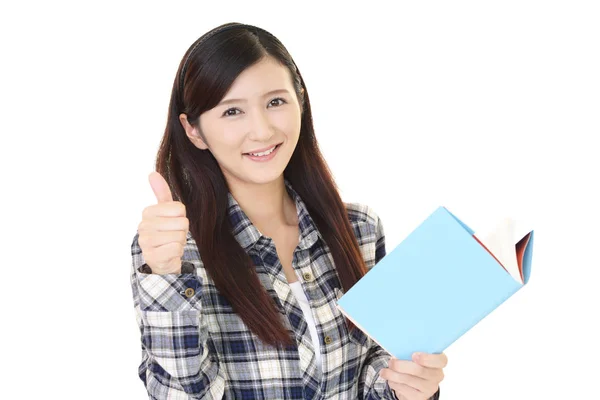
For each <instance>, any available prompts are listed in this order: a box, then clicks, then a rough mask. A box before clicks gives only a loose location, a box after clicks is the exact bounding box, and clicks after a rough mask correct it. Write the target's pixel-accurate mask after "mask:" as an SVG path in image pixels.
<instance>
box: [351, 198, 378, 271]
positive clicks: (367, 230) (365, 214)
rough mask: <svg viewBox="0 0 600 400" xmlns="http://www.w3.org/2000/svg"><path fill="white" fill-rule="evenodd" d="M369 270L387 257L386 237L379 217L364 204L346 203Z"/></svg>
mask: <svg viewBox="0 0 600 400" xmlns="http://www.w3.org/2000/svg"><path fill="white" fill-rule="evenodd" d="M344 204H345V205H346V210H347V212H348V218H349V220H350V225H351V226H352V229H353V230H354V236H356V240H357V241H358V245H359V247H360V250H361V252H362V254H363V258H364V260H365V265H366V267H367V270H369V269H371V268H372V267H373V266H374V265H375V264H376V263H377V262H378V261H379V260H380V259H381V258H383V256H385V235H384V232H383V224H382V223H381V219H380V218H379V215H377V213H376V212H375V210H373V208H372V207H370V206H368V205H366V204H362V203H344Z"/></svg>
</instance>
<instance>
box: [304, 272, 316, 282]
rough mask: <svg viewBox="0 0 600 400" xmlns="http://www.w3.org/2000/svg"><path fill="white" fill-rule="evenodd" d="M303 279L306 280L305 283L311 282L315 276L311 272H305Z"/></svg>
mask: <svg viewBox="0 0 600 400" xmlns="http://www.w3.org/2000/svg"><path fill="white" fill-rule="evenodd" d="M302 277H303V278H304V281H305V282H310V281H312V280H313V276H312V274H311V273H310V272H305V273H304V274H302Z"/></svg>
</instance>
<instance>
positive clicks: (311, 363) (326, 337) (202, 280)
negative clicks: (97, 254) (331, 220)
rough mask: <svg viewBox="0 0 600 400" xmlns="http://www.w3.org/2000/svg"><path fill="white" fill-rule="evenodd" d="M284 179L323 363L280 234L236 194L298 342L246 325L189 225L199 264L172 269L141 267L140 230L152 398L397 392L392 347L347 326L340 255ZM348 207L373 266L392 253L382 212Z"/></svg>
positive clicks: (235, 222)
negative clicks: (269, 339)
mask: <svg viewBox="0 0 600 400" xmlns="http://www.w3.org/2000/svg"><path fill="white" fill-rule="evenodd" d="M285 184H286V189H287V191H288V193H289V194H290V196H291V197H292V198H293V199H294V201H295V203H296V208H297V212H298V218H299V229H300V241H299V244H298V247H297V248H296V250H295V253H294V262H293V267H294V269H295V270H296V272H297V275H298V276H299V277H300V282H301V284H302V288H303V289H304V292H305V293H306V296H307V297H308V299H309V302H310V307H311V309H312V311H313V318H314V320H315V323H316V327H317V332H318V335H319V339H320V347H321V352H322V356H321V357H322V368H323V369H322V371H321V368H320V366H319V365H318V364H317V362H316V358H315V355H314V347H313V344H312V339H311V336H310V331H309V329H308V326H307V322H306V320H305V318H304V315H303V313H302V309H301V308H300V305H299V304H298V302H297V300H296V297H295V296H294V294H293V292H292V291H291V289H290V286H289V284H288V283H287V279H286V277H285V274H284V272H283V270H282V268H281V264H280V263H279V258H278V256H277V252H276V250H275V246H274V243H273V241H272V240H271V239H268V238H266V237H265V236H262V235H261V234H260V232H259V231H258V230H257V229H256V227H255V226H254V225H253V224H252V223H251V222H250V220H249V219H248V217H247V216H246V214H245V213H244V212H243V211H242V209H241V208H240V206H239V204H238V203H237V201H236V200H235V199H234V198H233V196H232V195H231V193H230V194H229V218H230V220H231V222H232V226H233V230H234V235H235V237H236V239H237V241H238V242H239V243H240V245H241V246H242V247H243V248H244V249H245V250H246V252H247V253H248V254H249V255H250V256H251V258H252V260H253V262H254V264H255V266H256V272H257V273H258V276H259V278H260V281H261V282H262V284H263V285H264V286H265V288H266V289H267V291H268V293H269V294H270V295H271V296H272V297H273V298H274V299H275V300H276V303H277V304H278V305H279V307H280V310H281V312H282V313H284V314H285V315H286V316H287V320H286V321H285V322H286V324H287V323H289V324H288V328H289V329H290V330H291V331H293V333H294V335H295V339H296V345H294V346H292V347H290V346H288V347H284V348H275V347H271V346H268V345H265V344H263V343H262V342H261V341H260V339H258V337H257V336H255V335H254V334H253V333H252V332H251V331H250V330H249V329H248V328H247V327H246V325H245V324H244V323H243V322H242V320H241V318H239V316H238V315H237V314H235V313H234V312H233V311H232V308H231V306H230V304H229V302H228V301H227V300H226V299H224V298H223V297H222V296H221V295H220V294H219V292H218V291H217V289H216V287H215V285H214V283H213V281H212V280H211V278H210V277H209V276H208V275H207V273H206V270H205V269H204V267H203V265H202V261H201V259H200V254H199V252H198V247H197V246H196V243H195V241H194V239H193V238H192V236H191V234H190V233H189V232H188V235H187V244H186V246H185V250H184V255H183V257H182V262H183V263H184V264H186V265H189V266H191V264H193V266H194V267H195V268H192V271H191V272H186V271H185V270H184V271H182V274H166V275H159V274H148V273H144V272H143V271H146V270H145V269H144V267H145V261H144V258H143V255H142V252H141V249H140V247H139V244H138V234H137V233H136V235H135V236H134V239H133V243H132V246H131V253H132V258H133V262H132V270H131V286H132V290H133V300H134V308H135V314H136V320H137V323H138V325H139V328H140V333H141V344H142V346H141V347H142V361H141V364H140V366H139V369H138V374H139V377H140V379H141V380H142V381H143V382H144V385H145V387H146V389H147V391H148V395H149V398H150V399H160V400H162V399H223V398H225V399H269V400H274V399H371V400H376V399H395V396H394V394H393V393H392V392H391V390H390V388H389V386H388V384H387V381H385V380H384V379H382V378H380V377H379V370H381V369H382V368H384V367H387V363H388V360H389V358H390V355H389V354H388V353H387V352H385V351H384V350H383V349H382V348H380V347H379V346H378V345H377V344H376V343H374V342H373V340H372V339H370V338H369V337H368V336H367V335H365V334H364V333H362V332H361V331H359V330H354V332H353V333H349V331H348V329H347V328H346V324H345V322H344V318H343V316H342V314H341V313H340V312H339V311H338V310H337V308H336V300H337V299H339V298H340V297H341V296H342V294H343V291H342V290H341V285H340V283H339V280H338V276H337V273H336V271H335V267H334V264H333V258H332V257H331V254H330V252H329V249H328V247H327V245H326V244H325V242H324V240H323V237H322V236H321V234H320V232H319V231H318V230H317V228H316V225H315V224H314V222H313V221H312V219H311V217H310V215H309V214H308V211H307V209H306V206H305V204H304V203H303V201H302V199H301V198H300V197H299V195H298V194H297V193H296V192H295V191H294V190H293V188H292V187H291V185H290V183H289V182H288V181H287V180H285ZM346 207H347V210H348V217H349V220H350V222H351V225H352V227H353V229H354V233H355V235H356V238H357V239H358V243H359V244H360V249H361V251H362V254H363V256H364V260H365V262H366V265H367V268H369V269H370V268H372V267H373V266H374V265H375V263H376V262H378V261H379V260H380V259H381V258H382V257H383V256H384V255H385V239H384V233H383V228H382V225H381V221H380V220H379V217H378V216H377V215H376V214H375V213H374V212H373V210H372V209H371V208H369V207H368V206H366V205H361V204H356V203H347V204H346ZM190 263H191V264H190ZM438 394H439V392H438ZM438 394H436V396H434V397H433V398H434V399H437V395H438Z"/></svg>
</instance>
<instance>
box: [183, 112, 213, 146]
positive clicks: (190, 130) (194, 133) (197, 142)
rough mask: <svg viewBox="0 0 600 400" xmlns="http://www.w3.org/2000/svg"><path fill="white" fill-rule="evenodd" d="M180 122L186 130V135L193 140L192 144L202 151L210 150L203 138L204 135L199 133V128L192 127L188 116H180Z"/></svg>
mask: <svg viewBox="0 0 600 400" xmlns="http://www.w3.org/2000/svg"><path fill="white" fill-rule="evenodd" d="M179 122H181V126H183V129H185V134H186V135H187V137H188V138H189V139H190V140H191V142H192V143H193V144H194V146H196V147H197V148H199V149H200V150H206V149H208V145H207V144H206V141H205V140H204V139H203V138H202V135H201V134H200V132H199V131H198V128H196V127H194V126H192V125H191V124H190V123H189V122H188V119H187V115H185V114H183V113H182V114H179Z"/></svg>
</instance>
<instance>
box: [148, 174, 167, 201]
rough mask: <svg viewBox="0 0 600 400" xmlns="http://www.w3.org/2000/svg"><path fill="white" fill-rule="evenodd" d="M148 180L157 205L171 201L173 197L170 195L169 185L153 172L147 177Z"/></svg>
mask: <svg viewBox="0 0 600 400" xmlns="http://www.w3.org/2000/svg"><path fill="white" fill-rule="evenodd" d="M148 180H149V181H150V186H151V187H152V191H153V192H154V195H155V196H156V200H157V201H158V202H159V203H164V202H166V201H173V196H172V195H171V189H169V184H168V183H167V181H166V180H165V178H163V177H162V175H161V174H159V173H158V172H156V171H153V172H152V173H151V174H150V175H149V176H148Z"/></svg>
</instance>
